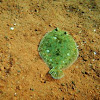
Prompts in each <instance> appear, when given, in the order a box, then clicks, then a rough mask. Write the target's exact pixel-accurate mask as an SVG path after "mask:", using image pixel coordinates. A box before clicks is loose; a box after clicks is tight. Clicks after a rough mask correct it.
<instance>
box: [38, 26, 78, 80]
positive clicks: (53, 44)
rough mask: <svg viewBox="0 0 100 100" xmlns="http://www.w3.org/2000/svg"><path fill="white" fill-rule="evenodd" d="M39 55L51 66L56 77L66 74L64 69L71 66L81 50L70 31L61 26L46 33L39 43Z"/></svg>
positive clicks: (51, 70)
mask: <svg viewBox="0 0 100 100" xmlns="http://www.w3.org/2000/svg"><path fill="white" fill-rule="evenodd" d="M38 51H39V55H40V57H41V58H42V59H43V60H44V62H45V63H46V64H47V65H48V67H49V68H50V71H49V73H50V74H51V76H52V77H53V78H54V79H60V78H62V77H63V76H64V73H63V71H62V70H63V69H65V68H68V67H69V66H71V65H72V64H73V63H74V62H75V61H76V59H77V57H78V55H79V52H78V48H77V45H76V42H75V41H74V39H73V38H72V36H71V35H69V34H68V32H65V31H62V30H60V29H59V28H56V29H54V30H53V31H51V32H48V33H46V34H45V36H44V37H43V38H42V40H41V41H40V44H39V48H38Z"/></svg>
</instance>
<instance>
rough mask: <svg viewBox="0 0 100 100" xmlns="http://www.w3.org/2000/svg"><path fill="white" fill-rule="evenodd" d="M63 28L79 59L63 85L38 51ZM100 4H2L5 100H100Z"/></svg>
mask: <svg viewBox="0 0 100 100" xmlns="http://www.w3.org/2000/svg"><path fill="white" fill-rule="evenodd" d="M56 27H59V29H61V30H64V31H68V32H69V34H70V35H72V37H73V38H74V40H75V41H76V43H77V45H78V49H79V57H78V59H77V61H76V62H75V63H74V64H73V65H72V66H70V67H69V68H68V69H65V70H63V72H64V74H65V76H64V77H63V78H61V79H59V80H56V79H53V78H52V77H51V75H50V74H48V71H49V67H48V66H47V65H46V64H45V62H44V61H43V60H42V59H41V57H40V56H39V53H38V46H39V43H40V40H41V39H42V38H43V36H44V35H45V34H46V33H47V32H49V31H52V30H53V29H55V28H56ZM99 58H100V0H0V100H100V61H99Z"/></svg>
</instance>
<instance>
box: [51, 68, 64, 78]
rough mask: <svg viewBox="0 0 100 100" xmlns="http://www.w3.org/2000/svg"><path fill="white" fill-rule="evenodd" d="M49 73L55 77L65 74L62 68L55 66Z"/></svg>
mask: <svg viewBox="0 0 100 100" xmlns="http://www.w3.org/2000/svg"><path fill="white" fill-rule="evenodd" d="M49 74H51V76H52V77H53V78H54V79H60V78H62V77H63V76H64V73H63V71H62V70H61V69H54V68H53V69H51V70H50V71H49Z"/></svg>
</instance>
